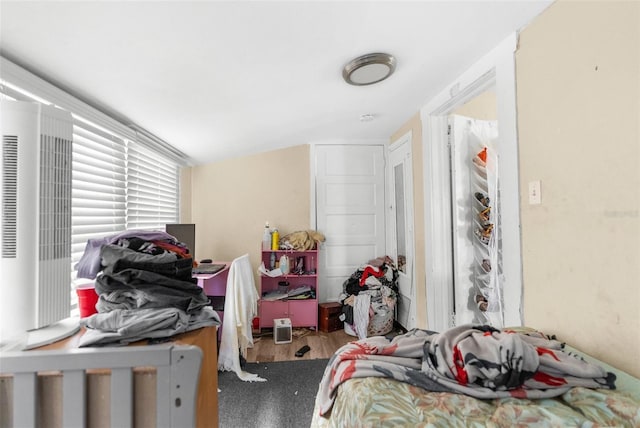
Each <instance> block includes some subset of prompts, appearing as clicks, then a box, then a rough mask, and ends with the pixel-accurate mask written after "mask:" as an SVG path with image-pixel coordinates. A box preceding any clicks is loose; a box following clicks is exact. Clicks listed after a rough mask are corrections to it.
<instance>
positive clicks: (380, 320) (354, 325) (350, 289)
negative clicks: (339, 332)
mask: <svg viewBox="0 0 640 428" xmlns="http://www.w3.org/2000/svg"><path fill="white" fill-rule="evenodd" d="M397 280H398V270H397V269H396V267H395V265H394V263H393V261H392V260H391V258H389V257H388V256H384V257H378V258H376V259H373V260H369V262H367V263H366V264H364V265H362V266H360V267H359V268H358V269H357V270H356V271H355V272H354V273H353V274H352V275H351V276H350V277H349V278H348V279H347V280H346V281H345V282H344V283H343V284H342V294H341V295H340V302H341V303H342V314H341V315H340V320H341V321H344V322H345V323H347V324H348V325H349V326H350V328H351V329H352V330H353V332H354V333H355V335H356V336H358V338H359V339H363V338H365V337H368V336H377V335H382V334H386V333H388V332H390V331H391V330H392V329H393V314H394V310H395V307H396V301H397V297H398V285H397Z"/></svg>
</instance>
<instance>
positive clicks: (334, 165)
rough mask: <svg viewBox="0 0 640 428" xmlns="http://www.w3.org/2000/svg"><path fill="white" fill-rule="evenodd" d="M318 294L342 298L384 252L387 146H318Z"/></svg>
mask: <svg viewBox="0 0 640 428" xmlns="http://www.w3.org/2000/svg"><path fill="white" fill-rule="evenodd" d="M314 150H315V161H316V162H315V170H316V171H315V177H316V228H317V230H318V231H319V232H321V233H323V234H324V235H325V238H326V241H325V243H324V244H323V245H322V247H321V252H320V255H319V257H318V259H319V260H318V263H319V266H318V275H319V278H318V284H319V285H318V289H319V291H318V298H319V299H320V302H327V301H338V300H339V297H340V294H341V293H342V284H343V283H344V281H345V280H346V279H348V278H349V276H351V274H352V273H353V272H354V271H355V270H356V269H357V268H358V267H359V266H361V265H362V264H364V263H367V262H368V261H369V260H371V259H373V258H375V257H378V256H383V255H385V219H384V211H385V210H384V203H385V198H384V196H385V189H384V185H385V174H384V146H383V145H316V146H315V147H314Z"/></svg>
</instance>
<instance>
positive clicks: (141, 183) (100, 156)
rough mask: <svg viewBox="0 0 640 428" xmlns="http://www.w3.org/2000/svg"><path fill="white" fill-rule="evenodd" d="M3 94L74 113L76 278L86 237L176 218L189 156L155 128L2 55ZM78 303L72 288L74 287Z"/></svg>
mask: <svg viewBox="0 0 640 428" xmlns="http://www.w3.org/2000/svg"><path fill="white" fill-rule="evenodd" d="M0 60H1V61H2V76H0V96H2V97H4V98H7V99H16V100H24V101H36V102H41V103H45V104H53V105H56V106H58V107H61V108H64V109H65V110H68V111H70V112H71V113H72V115H73V118H74V127H73V166H72V169H73V170H72V214H71V216H72V243H71V245H72V248H71V254H72V278H71V280H72V282H83V281H85V282H86V280H81V279H80V280H78V279H77V278H76V272H75V269H74V266H75V264H76V263H77V262H78V261H79V260H80V257H81V256H82V254H83V253H84V249H85V245H86V242H87V240H88V239H91V238H99V237H104V236H108V235H112V234H115V233H118V232H121V231H124V230H127V229H148V230H149V229H156V230H164V226H165V224H167V223H178V222H179V172H180V167H181V166H182V165H185V164H186V161H185V159H186V157H185V156H184V155H183V154H182V153H180V152H178V151H177V150H175V149H173V148H172V147H170V146H169V145H168V144H166V143H165V142H163V141H162V140H159V139H157V138H156V137H154V136H153V135H150V134H147V133H142V132H139V130H134V129H131V128H130V127H128V126H126V125H124V124H122V123H120V122H118V121H116V120H115V119H113V118H111V117H109V116H107V115H105V114H104V113H102V112H99V111H98V110H95V109H94V108H92V107H91V106H88V105H86V104H84V103H83V102H81V101H79V100H77V99H76V98H74V97H73V96H72V95H70V94H68V93H66V92H64V91H61V90H60V89H58V88H56V87H55V86H53V85H51V84H49V83H48V82H45V81H44V80H42V79H40V78H38V77H37V76H34V75H32V74H31V73H29V72H27V71H26V70H23V69H22V68H20V67H18V66H16V65H15V64H13V63H11V62H9V61H7V60H6V59H4V58H0ZM71 299H72V306H73V307H74V308H75V307H76V306H77V305H76V304H75V303H76V302H75V299H76V296H75V292H72V293H71Z"/></svg>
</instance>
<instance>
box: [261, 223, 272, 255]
mask: <svg viewBox="0 0 640 428" xmlns="http://www.w3.org/2000/svg"><path fill="white" fill-rule="evenodd" d="M262 249H263V250H270V249H271V229H269V222H266V223H265V225H264V234H263V235H262Z"/></svg>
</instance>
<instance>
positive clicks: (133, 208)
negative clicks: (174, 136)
mask: <svg viewBox="0 0 640 428" xmlns="http://www.w3.org/2000/svg"><path fill="white" fill-rule="evenodd" d="M178 175H179V170H178V166H177V165H176V164H175V162H171V161H169V160H168V159H166V158H165V157H163V156H161V155H159V154H158V153H154V152H152V151H151V150H148V149H147V148H145V147H143V146H142V145H141V144H138V143H135V142H131V143H129V145H128V150H127V226H128V228H129V229H155V228H157V227H158V225H162V226H163V227H164V225H165V224H167V223H177V222H178V221H177V219H178V199H179V195H178V183H179V176H178Z"/></svg>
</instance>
